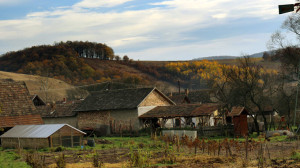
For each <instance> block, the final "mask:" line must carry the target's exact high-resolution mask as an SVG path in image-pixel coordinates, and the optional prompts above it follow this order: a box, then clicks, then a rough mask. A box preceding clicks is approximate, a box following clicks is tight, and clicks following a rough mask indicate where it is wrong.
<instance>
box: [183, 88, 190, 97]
mask: <svg viewBox="0 0 300 168" xmlns="http://www.w3.org/2000/svg"><path fill="white" fill-rule="evenodd" d="M184 92H185V96H187V97H188V96H189V89H184Z"/></svg>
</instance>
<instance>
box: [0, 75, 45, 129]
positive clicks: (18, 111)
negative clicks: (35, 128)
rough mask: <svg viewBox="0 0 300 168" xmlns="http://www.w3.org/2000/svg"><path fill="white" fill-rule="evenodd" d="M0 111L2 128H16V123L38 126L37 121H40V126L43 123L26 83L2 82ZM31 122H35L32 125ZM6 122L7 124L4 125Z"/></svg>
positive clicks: (0, 85) (0, 87) (0, 83)
mask: <svg viewBox="0 0 300 168" xmlns="http://www.w3.org/2000/svg"><path fill="white" fill-rule="evenodd" d="M0 109H1V110H0V111H1V112H0V118H1V125H2V127H10V126H14V123H18V124H23V125H24V124H27V123H28V124H37V122H36V121H39V123H38V124H42V123H43V122H42V119H41V117H40V115H39V114H38V113H37V111H36V108H35V106H34V104H33V102H32V100H31V97H30V95H29V91H28V90H27V87H26V85H25V83H24V82H15V81H13V80H0ZM38 116H39V119H37V118H38ZM32 117H33V118H32ZM35 119H37V120H35ZM31 120H35V121H32V123H30V122H31ZM4 121H5V123H6V124H3V123H4Z"/></svg>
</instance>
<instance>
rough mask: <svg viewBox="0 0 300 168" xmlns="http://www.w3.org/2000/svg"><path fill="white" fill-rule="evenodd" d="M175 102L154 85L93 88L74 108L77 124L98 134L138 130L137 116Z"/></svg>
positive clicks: (140, 124) (139, 125) (82, 128)
mask: <svg viewBox="0 0 300 168" xmlns="http://www.w3.org/2000/svg"><path fill="white" fill-rule="evenodd" d="M171 105H175V103H174V102H173V101H172V100H170V99H169V98H168V97H167V96H165V95H164V94H163V93H162V92H161V91H159V90H158V89H156V88H133V89H119V90H106V91H100V92H92V93H91V95H90V96H88V97H87V98H86V99H85V100H84V101H83V102H82V103H81V104H80V105H79V106H78V107H77V108H76V109H75V110H74V112H76V113H77V119H78V128H79V129H81V130H94V131H95V133H96V134H97V135H100V136H102V135H107V134H118V133H121V132H122V131H123V132H124V131H130V132H132V131H138V130H139V129H140V128H142V125H143V123H142V122H141V121H140V120H139V118H138V117H139V116H140V115H142V114H144V113H146V112H148V111H149V110H151V109H153V108H155V107H157V106H171Z"/></svg>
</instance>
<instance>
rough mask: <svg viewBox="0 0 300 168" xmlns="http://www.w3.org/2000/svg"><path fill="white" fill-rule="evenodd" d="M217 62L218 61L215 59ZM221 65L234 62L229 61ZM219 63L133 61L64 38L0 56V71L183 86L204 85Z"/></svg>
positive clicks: (71, 81)
mask: <svg viewBox="0 0 300 168" xmlns="http://www.w3.org/2000/svg"><path fill="white" fill-rule="evenodd" d="M219 62H220V61H219ZM224 63H225V64H228V63H229V65H234V64H236V62H235V61H234V60H231V61H229V62H228V60H226V62H224ZM222 64H223V63H222V62H220V63H218V62H214V61H207V60H201V61H185V62H183V61H177V62H176V61H173V62H158V61H153V62H147V61H133V60H131V59H129V57H128V56H124V57H123V59H121V57H119V56H116V55H114V51H113V49H112V48H110V47H108V46H106V45H105V44H101V43H93V42H82V41H74V42H72V41H67V42H60V43H55V44H54V45H41V46H33V47H30V48H25V49H23V50H20V51H16V52H9V53H6V54H4V55H2V56H1V57H0V70H2V71H8V72H17V73H23V74H32V75H39V76H44V77H52V78H56V79H60V80H63V81H65V82H67V83H69V84H73V85H85V84H93V83H103V82H108V81H113V82H120V83H125V84H131V85H135V86H136V85H143V86H145V85H147V86H149V85H151V86H154V85H155V86H162V87H164V88H167V87H173V88H174V87H177V86H178V84H180V86H181V87H183V88H189V89H203V88H207V87H208V86H207V80H204V76H205V75H207V72H208V71H212V70H213V69H216V68H218V67H220V66H221V65H222Z"/></svg>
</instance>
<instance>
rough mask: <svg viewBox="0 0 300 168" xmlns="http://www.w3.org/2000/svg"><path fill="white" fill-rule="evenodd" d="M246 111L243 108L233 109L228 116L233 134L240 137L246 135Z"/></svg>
mask: <svg viewBox="0 0 300 168" xmlns="http://www.w3.org/2000/svg"><path fill="white" fill-rule="evenodd" d="M248 114H249V113H248V111H247V110H246V109H245V108H244V107H233V108H232V110H231V112H230V113H229V115H228V116H230V117H232V122H233V125H234V134H235V135H240V136H246V135H248V122H247V115H248Z"/></svg>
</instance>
